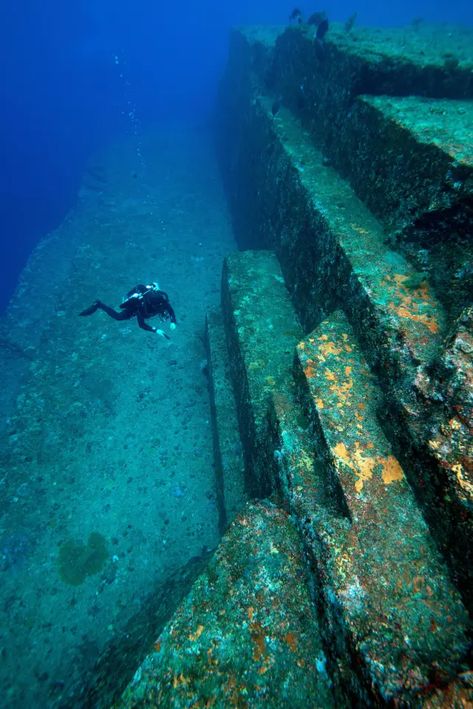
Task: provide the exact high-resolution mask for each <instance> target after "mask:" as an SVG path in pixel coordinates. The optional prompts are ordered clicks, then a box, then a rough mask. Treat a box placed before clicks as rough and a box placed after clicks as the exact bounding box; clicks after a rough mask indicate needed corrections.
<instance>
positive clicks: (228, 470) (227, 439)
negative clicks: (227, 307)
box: [206, 310, 246, 530]
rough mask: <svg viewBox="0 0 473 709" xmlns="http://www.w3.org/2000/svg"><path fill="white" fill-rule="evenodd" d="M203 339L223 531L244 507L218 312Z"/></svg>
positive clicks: (234, 412)
mask: <svg viewBox="0 0 473 709" xmlns="http://www.w3.org/2000/svg"><path fill="white" fill-rule="evenodd" d="M206 339H207V355H208V364H209V390H210V403H211V415H212V425H213V439H214V464H215V474H216V488H217V500H218V505H219V522H220V529H221V530H224V529H225V527H226V526H227V524H228V523H230V522H231V521H232V520H233V518H234V517H235V515H236V514H237V513H238V512H239V511H240V509H241V508H242V507H243V505H244V503H245V501H246V493H245V470H244V468H245V466H244V461H243V450H242V447H241V442H240V431H239V428H238V415H237V410H236V404H235V397H234V395H233V387H232V381H231V375H230V362H229V358H228V350H227V345H226V338H225V329H224V326H223V318H222V313H221V312H220V310H218V311H217V310H216V311H212V312H209V313H208V314H207V321H206Z"/></svg>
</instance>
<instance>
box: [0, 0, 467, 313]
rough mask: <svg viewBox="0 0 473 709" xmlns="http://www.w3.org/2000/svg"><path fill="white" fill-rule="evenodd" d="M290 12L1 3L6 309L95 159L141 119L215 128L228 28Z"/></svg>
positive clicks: (427, 12) (361, 16) (408, 11)
mask: <svg viewBox="0 0 473 709" xmlns="http://www.w3.org/2000/svg"><path fill="white" fill-rule="evenodd" d="M300 8H301V10H303V11H305V12H309V11H312V9H313V8H312V6H311V5H310V4H308V3H300ZM291 9H292V6H291V5H290V4H288V3H285V2H281V1H280V0H277V1H273V2H269V1H268V0H257V1H254V0H253V1H251V2H250V1H249V0H241V1H240V2H234V3H231V2H220V3H217V2H213V1H212V0H200V1H198V2H197V0H195V1H192V2H191V1H189V0H187V1H185V2H182V3H177V2H176V3H174V2H172V3H171V2H169V3H164V2H151V1H150V0H138V2H129V1H127V0H116V1H115V2H111V1H106V0H99V1H98V2H95V1H92V0H90V1H87V0H82V1H74V2H68V3H65V2H62V1H60V0H46V1H45V2H40V1H39V0H23V2H20V3H7V2H3V3H2V21H1V26H0V66H1V73H0V105H1V111H0V224H1V241H0V244H1V250H0V264H1V265H0V269H1V278H0V307H1V308H3V307H5V305H6V303H7V302H8V299H9V297H10V296H11V293H12V291H13V289H14V288H15V285H16V282H17V278H18V274H19V272H20V271H21V269H22V267H23V265H24V263H25V261H26V259H27V257H28V254H29V253H30V251H31V249H32V247H33V246H34V245H35V244H36V243H37V241H38V240H39V239H40V238H41V236H43V235H44V234H46V233H47V232H49V231H50V230H51V229H52V228H54V227H55V226H57V225H58V224H59V223H60V222H61V220H62V219H63V217H64V215H65V213H66V212H67V210H68V209H69V208H70V206H71V205H72V204H73V203H74V199H75V196H76V193H77V189H78V185H79V182H80V179H81V175H82V172H83V170H84V165H85V163H86V161H87V159H88V157H89V156H90V155H91V154H92V153H93V152H94V151H96V150H97V149H98V148H100V147H101V146H102V145H104V144H106V143H108V142H109V141H110V140H112V139H113V136H115V135H117V134H120V133H125V134H126V133H127V132H132V131H133V130H136V128H137V123H138V122H139V129H140V130H141V129H142V128H144V127H145V126H146V124H148V123H150V122H154V123H155V122H156V121H159V120H169V119H180V120H182V119H184V120H185V121H189V122H198V121H206V120H208V119H209V117H210V116H211V113H212V109H213V104H214V98H215V92H216V87H217V83H218V80H219V77H220V75H221V74H222V71H223V68H224V64H225V59H226V55H227V49H228V32H229V28H230V27H231V26H232V25H238V24H258V23H264V24H283V23H285V22H286V21H287V17H288V14H289V13H290V11H291ZM316 9H320V8H316ZM325 10H326V11H327V13H328V15H329V17H330V18H331V19H333V20H338V21H343V20H344V19H346V18H347V17H348V16H349V15H351V14H352V13H353V12H355V11H356V12H357V22H358V23H359V24H371V25H399V24H405V23H408V22H410V21H411V20H412V19H413V18H415V17H422V18H423V19H424V20H426V21H428V22H448V23H460V24H466V25H471V24H472V23H473V9H472V6H471V3H470V2H468V0H454V1H453V2H447V1H446V0H441V1H438V0H437V1H436V2H428V1H427V0H415V2H407V1H406V0H403V1H402V2H397V3H379V2H376V1H375V0H364V1H363V2H358V3H354V4H352V3H347V2H341V1H340V0H339V1H338V2H332V3H330V4H329V5H327V6H325ZM116 57H118V62H119V63H118V64H117V63H116V61H117V60H116V59H115V58H116ZM130 113H134V114H135V115H134V116H130Z"/></svg>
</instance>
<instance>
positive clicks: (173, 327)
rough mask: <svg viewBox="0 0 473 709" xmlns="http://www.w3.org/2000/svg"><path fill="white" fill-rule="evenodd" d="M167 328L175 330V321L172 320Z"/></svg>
mask: <svg viewBox="0 0 473 709" xmlns="http://www.w3.org/2000/svg"><path fill="white" fill-rule="evenodd" d="M169 329H170V330H175V329H176V323H175V322H172V323H171V324H170V325H169Z"/></svg>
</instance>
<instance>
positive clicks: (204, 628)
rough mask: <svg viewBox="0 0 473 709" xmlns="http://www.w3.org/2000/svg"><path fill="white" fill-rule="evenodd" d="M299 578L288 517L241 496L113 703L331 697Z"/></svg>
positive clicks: (302, 702) (277, 702)
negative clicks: (238, 509)
mask: <svg viewBox="0 0 473 709" xmlns="http://www.w3.org/2000/svg"><path fill="white" fill-rule="evenodd" d="M306 579H307V575H306V570H305V566H304V560H303V553H302V547H301V543H300V540H299V538H298V534H297V532H296V529H295V527H294V525H293V524H292V522H291V521H290V519H289V518H288V516H287V515H286V514H285V513H284V512H283V511H281V510H280V509H278V508H277V507H275V506H274V505H271V504H269V503H258V504H251V505H249V506H248V507H247V508H246V509H245V510H244V511H243V513H241V514H240V515H239V516H238V517H237V518H236V519H235V521H234V522H233V524H232V525H231V526H230V529H229V531H228V532H227V534H226V535H225V537H224V538H223V540H222V543H221V544H220V546H219V548H218V550H217V552H216V554H215V556H214V558H213V560H212V561H211V562H210V564H209V566H208V568H207V570H206V572H205V573H204V574H203V575H202V576H201V577H200V578H199V579H198V580H197V582H196V583H195V584H194V586H193V588H192V590H191V592H190V594H189V596H188V597H187V599H186V600H185V602H184V603H183V604H181V606H180V607H179V608H178V610H177V612H176V614H175V615H174V617H173V619H172V620H171V621H170V623H168V625H167V626H166V627H165V628H164V630H163V632H162V633H161V635H160V636H159V638H158V639H157V640H156V643H155V646H154V651H153V652H152V653H151V654H150V655H148V657H147V658H146V660H145V661H144V662H143V664H142V665H141V667H140V668H139V669H138V671H137V672H136V674H135V677H134V680H133V681H132V682H131V683H130V685H129V687H128V689H127V690H126V691H125V693H124V695H123V697H122V700H121V702H119V703H118V704H117V706H119V707H138V706H141V707H143V706H154V707H155V706H163V707H175V708H176V709H179V708H181V707H182V708H183V707H191V706H194V707H197V706H201V707H204V706H217V707H229V706H240V707H247V706H248V707H249V706H251V707H261V708H263V707H269V706H270V707H280V708H281V709H283V708H285V707H288V706H290V707H294V709H306V707H308V706H310V707H320V708H321V709H325V708H326V707H332V706H335V704H334V701H333V698H332V693H331V690H330V680H329V677H328V675H327V671H326V667H325V665H326V659H325V655H324V652H323V649H322V646H321V643H320V637H319V629H318V621H317V617H316V614H315V610H314V605H313V602H312V599H311V597H310V594H309V590H308V584H307V580H306Z"/></svg>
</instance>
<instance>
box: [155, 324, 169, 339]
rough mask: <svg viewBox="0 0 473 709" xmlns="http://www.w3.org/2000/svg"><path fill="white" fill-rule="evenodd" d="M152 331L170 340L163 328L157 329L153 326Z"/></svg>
mask: <svg viewBox="0 0 473 709" xmlns="http://www.w3.org/2000/svg"><path fill="white" fill-rule="evenodd" d="M154 331H155V333H156V334H157V335H161V337H165V338H166V340H170V339H171V338H170V337H169V335H166V333H165V332H164V330H158V328H157V327H155V328H154Z"/></svg>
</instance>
